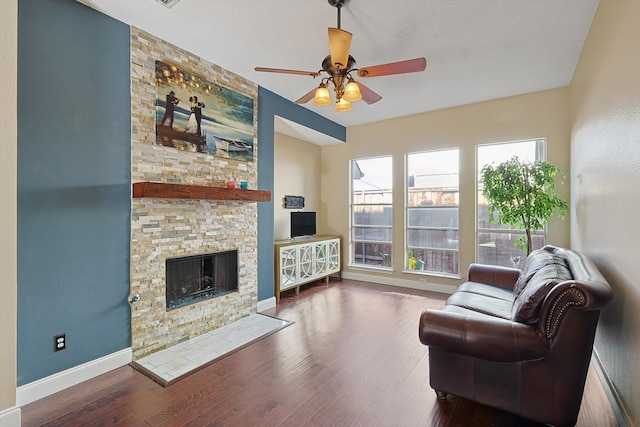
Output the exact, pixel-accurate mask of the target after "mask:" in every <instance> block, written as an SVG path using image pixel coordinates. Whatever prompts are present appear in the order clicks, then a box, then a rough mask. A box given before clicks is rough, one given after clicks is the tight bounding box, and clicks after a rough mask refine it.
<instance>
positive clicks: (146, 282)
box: [130, 27, 259, 360]
mask: <svg viewBox="0 0 640 427" xmlns="http://www.w3.org/2000/svg"><path fill="white" fill-rule="evenodd" d="M156 60H164V61H167V62H169V63H174V64H179V65H180V66H181V67H183V68H184V69H188V70H190V71H192V72H193V73H197V74H199V75H202V76H205V77H206V78H207V79H209V80H211V81H215V82H219V83H220V84H222V85H224V86H225V87H228V88H230V89H233V90H234V91H237V92H240V93H243V94H245V95H247V96H249V97H252V98H253V99H254V160H253V162H247V161H238V160H233V159H224V158H220V157H214V156H211V155H208V154H205V153H193V152H186V151H180V150H178V149H176V148H173V147H163V146H160V145H157V144H155V132H156V131H155V97H156V87H155V84H154V75H155V61H156ZM257 96H258V88H257V86H256V85H255V84H254V83H252V82H250V81H248V80H246V79H243V78H241V77H239V76H237V75H235V74H233V73H231V72H229V71H226V70H224V69H222V68H220V67H219V66H217V65H215V64H212V63H210V62H207V61H205V60H203V59H201V58H199V57H197V56H196V55H193V54H191V53H189V52H187V51H185V50H183V49H180V48H178V47H176V46H174V45H171V44H169V43H167V42H165V41H163V40H161V39H159V38H157V37H155V36H153V35H151V34H148V33H146V32H144V31H142V30H140V29H137V28H135V27H131V179H132V181H133V182H134V183H137V182H158V183H171V184H188V185H196V186H203V187H211V186H222V185H223V183H225V182H226V181H227V180H239V181H240V180H242V181H247V182H248V184H249V188H256V184H257V156H258V151H259V148H258V145H259V144H258V143H257V139H256V137H255V135H256V130H257V107H258V102H257ZM257 241H258V238H257V203H256V202H251V201H237V200H199V199H195V198H193V199H175V198H162V197H158V198H156V197H140V198H133V199H132V205H131V257H130V258H131V265H130V282H131V294H132V295H136V294H137V295H139V300H138V301H137V302H135V303H132V305H131V347H132V351H133V359H134V360H138V359H140V358H142V357H144V356H147V355H149V354H152V353H155V352H156V351H159V350H162V349H165V348H168V347H171V346H173V345H175V344H178V343H180V342H182V341H185V340H188V339H190V338H193V337H195V336H198V335H201V334H203V333H205V332H209V331H211V330H213V329H217V328H219V327H221V326H225V325H227V324H230V323H233V322H235V321H237V320H239V319H241V318H243V317H246V316H249V315H250V314H253V313H255V312H256V309H257V299H258V284H257V280H258V279H257V267H256V266H257ZM232 251H233V252H234V254H235V255H233V257H235V264H236V265H235V267H233V266H232V267H229V268H230V269H231V270H235V272H236V280H235V284H234V286H235V289H234V290H228V291H220V292H216V291H215V288H216V287H220V286H221V285H222V284H221V283H217V282H216V281H215V280H216V279H215V276H216V275H217V274H218V273H216V272H214V271H213V270H214V267H215V264H213V261H212V263H210V264H209V265H206V266H205V264H206V263H207V262H209V261H202V262H201V263H204V264H203V269H204V270H203V272H202V273H200V272H199V273H198V274H202V275H203V276H207V277H208V278H205V277H199V278H197V279H195V280H196V283H195V284H194V283H191V284H189V286H188V287H189V290H188V291H185V293H189V294H191V295H190V299H189V301H188V302H189V303H186V304H182V303H179V304H174V303H172V302H171V300H172V299H173V296H172V295H167V293H166V283H167V279H171V277H169V276H170V275H171V274H173V273H168V272H167V262H168V261H169V263H171V260H175V259H177V258H185V259H191V260H193V259H195V258H194V257H199V256H201V255H203V254H215V253H229V252H232ZM221 265H222V264H219V266H221ZM216 271H217V270H216ZM210 279H211V280H212V282H211V284H212V285H211V286H212V287H211V288H209V289H207V283H208V281H209V280H210ZM188 280H191V279H188ZM183 287H184V286H183ZM200 288H201V289H200ZM212 289H213V291H212V292H209V291H211V290H212ZM200 291H204V292H202V294H203V295H204V294H206V298H199V296H197V295H199V294H198V292H200ZM168 305H171V307H169V306H168Z"/></svg>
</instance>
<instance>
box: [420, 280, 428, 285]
mask: <svg viewBox="0 0 640 427" xmlns="http://www.w3.org/2000/svg"><path fill="white" fill-rule="evenodd" d="M418 283H420V284H421V285H423V286H426V284H427V279H418Z"/></svg>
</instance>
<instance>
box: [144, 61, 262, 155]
mask: <svg viewBox="0 0 640 427" xmlns="http://www.w3.org/2000/svg"><path fill="white" fill-rule="evenodd" d="M155 78H156V144H159V145H164V146H166V147H175V148H177V149H179V150H184V151H191V152H199V153H208V154H211V155H214V156H219V157H225V158H230V159H236V160H244V161H253V134H254V132H253V98H250V97H248V96H246V95H243V94H241V93H238V92H235V91H233V90H230V89H228V88H226V87H224V86H221V85H219V84H217V83H214V82H210V81H208V80H206V79H205V78H203V77H201V76H199V75H197V74H194V73H191V72H189V71H187V70H183V69H182V68H181V67H179V66H177V65H174V64H170V63H166V62H162V61H156V76H155Z"/></svg>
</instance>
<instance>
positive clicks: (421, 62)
mask: <svg viewBox="0 0 640 427" xmlns="http://www.w3.org/2000/svg"><path fill="white" fill-rule="evenodd" d="M426 68H427V60H426V59H425V58H415V59H407V60H406V61H399V62H390V63H388V64H381V65H374V66H372V67H365V68H360V69H358V76H359V77H378V76H389V75H392V74H406V73H415V72H417V71H424V70H425V69H426Z"/></svg>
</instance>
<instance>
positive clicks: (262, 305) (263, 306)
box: [258, 297, 276, 313]
mask: <svg viewBox="0 0 640 427" xmlns="http://www.w3.org/2000/svg"><path fill="white" fill-rule="evenodd" d="M275 306H276V297H271V298H267V299H263V300H262V301H258V313H261V312H263V311H265V310H269V309H270V308H273V307H275Z"/></svg>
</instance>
